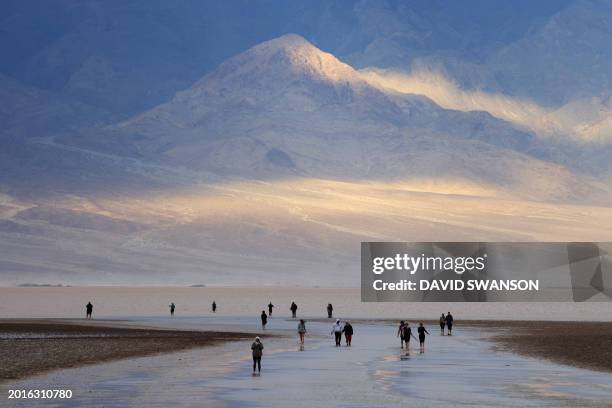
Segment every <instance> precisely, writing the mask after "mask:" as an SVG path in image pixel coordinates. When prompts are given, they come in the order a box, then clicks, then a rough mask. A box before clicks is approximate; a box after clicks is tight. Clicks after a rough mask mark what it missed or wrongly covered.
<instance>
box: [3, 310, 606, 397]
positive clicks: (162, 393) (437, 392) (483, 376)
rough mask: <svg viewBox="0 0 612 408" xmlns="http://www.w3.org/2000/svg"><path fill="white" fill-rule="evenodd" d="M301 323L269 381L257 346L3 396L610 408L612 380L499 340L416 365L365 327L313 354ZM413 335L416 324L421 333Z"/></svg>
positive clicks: (463, 333)
mask: <svg viewBox="0 0 612 408" xmlns="http://www.w3.org/2000/svg"><path fill="white" fill-rule="evenodd" d="M138 320H139V322H140V323H143V322H144V323H145V324H147V325H155V326H163V327H176V328H194V329H202V328H208V329H211V330H212V329H215V330H217V329H223V328H226V329H231V330H241V329H245V330H253V331H257V330H258V328H257V326H256V322H257V321H256V320H254V319H250V318H249V319H247V318H241V317H231V318H230V317H220V316H219V317H217V316H215V317H208V318H175V319H169V318H147V319H138ZM296 325H297V322H295V321H292V320H287V319H285V318H284V317H283V318H276V317H274V318H272V319H271V321H270V327H269V330H271V331H274V332H282V333H287V334H291V335H292V337H289V338H276V339H268V340H265V350H264V358H263V363H262V366H263V369H262V373H261V376H256V377H253V376H252V373H251V369H252V367H251V358H250V343H249V342H243V341H240V342H235V343H228V344H225V345H222V346H214V347H210V348H203V349H193V350H190V351H186V352H178V353H172V354H164V355H158V356H152V357H143V358H136V359H130V360H122V361H117V362H111V363H104V364H99V365H95V366H86V367H81V368H75V369H67V370H60V371H55V372H50V373H48V374H45V375H42V376H38V377H32V378H30V379H27V380H23V381H19V382H14V383H5V384H2V385H0V391H1V393H2V395H3V398H2V399H1V400H0V403H2V404H5V405H9V406H46V407H49V406H67V407H73V406H74V407H77V406H79V407H80V406H147V407H162V406H163V407H168V406H172V405H176V406H194V407H196V406H197V407H202V406H205V407H251V406H252V407H313V406H322V407H323V406H324V407H326V408H327V407H373V406H377V407H378V406H386V407H399V406H403V407H405V406H413V407H451V406H452V407H455V406H462V405H463V406H479V407H500V406H504V407H506V406H509V407H536V406H537V407H540V406H550V407H577V406H583V407H610V406H612V375H611V374H607V373H600V372H594V371H589V370H583V369H578V368H574V367H569V366H561V365H557V364H554V363H550V362H547V361H542V360H538V359H532V358H527V357H522V356H518V355H515V354H511V353H507V352H502V351H499V350H497V349H496V347H495V346H494V344H493V343H491V342H488V341H486V339H487V337H489V336H490V335H491V334H492V333H493V332H492V331H491V330H490V329H483V328H470V327H461V326H458V327H457V328H456V330H455V332H454V335H453V336H444V337H442V336H440V334H439V329H438V328H437V327H429V328H428V329H429V331H430V332H431V334H432V335H431V336H428V338H427V341H426V346H427V348H426V352H425V353H423V354H420V353H419V352H418V344H414V340H413V341H412V343H413V344H412V351H411V353H410V354H409V355H408V356H406V355H405V353H404V352H402V351H401V350H400V348H399V339H397V338H396V337H395V332H396V328H395V327H393V326H390V325H382V324H380V325H379V324H365V323H360V322H356V323H355V324H354V325H353V326H354V329H355V335H354V339H353V346H352V347H350V348H349V347H344V346H343V347H341V348H336V347H334V342H333V339H332V337H331V335H330V329H331V325H332V322H331V321H330V322H329V323H328V322H325V323H322V322H309V323H307V327H308V330H309V334H308V337H307V339H306V344H305V346H304V349H303V351H301V350H300V347H299V345H298V342H297V335H295V336H293V334H294V333H295V327H296ZM413 326H415V324H413ZM9 388H18V389H26V390H27V389H41V388H42V389H48V388H51V389H57V388H63V389H71V390H72V391H73V398H72V399H70V400H63V401H60V400H54V401H49V400H46V401H31V400H30V401H25V402H24V401H20V402H15V401H14V400H13V401H9V400H7V399H6V395H7V390H8V389H9Z"/></svg>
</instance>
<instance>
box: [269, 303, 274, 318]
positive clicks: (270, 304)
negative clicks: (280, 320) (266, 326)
mask: <svg viewBox="0 0 612 408" xmlns="http://www.w3.org/2000/svg"><path fill="white" fill-rule="evenodd" d="M272 309H274V305H273V304H272V301H270V303H268V314H269V315H270V317H272Z"/></svg>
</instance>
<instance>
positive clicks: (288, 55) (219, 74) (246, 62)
mask: <svg viewBox="0 0 612 408" xmlns="http://www.w3.org/2000/svg"><path fill="white" fill-rule="evenodd" d="M213 75H214V76H215V77H216V78H215V79H216V80H220V79H223V80H228V79H229V80H232V81H233V79H235V78H238V77H240V78H243V77H244V76H248V77H251V76H252V77H253V78H257V79H258V80H259V81H261V80H262V78H269V79H270V80H272V81H274V82H277V81H282V80H283V78H288V77H292V78H295V77H309V78H311V79H316V80H319V81H325V82H355V81H359V82H361V80H360V76H359V74H358V73H357V71H356V70H355V69H353V68H352V67H351V66H349V65H347V64H345V63H343V62H342V61H340V60H339V59H337V58H336V57H335V56H333V55H332V54H330V53H327V52H324V51H322V50H320V49H318V48H317V47H315V46H314V45H313V44H311V43H310V42H309V41H307V40H306V39H305V38H304V37H302V36H299V35H297V34H287V35H283V36H281V37H278V38H274V39H272V40H269V41H265V42H263V43H261V44H258V45H256V46H254V47H252V48H250V49H248V50H246V51H245V52H243V53H241V54H238V55H236V56H235V57H233V58H231V59H229V60H228V61H226V62H225V63H223V64H221V65H220V66H219V68H218V69H217V70H216V71H215V72H214V73H213ZM203 79H207V78H206V77H204V78H203ZM208 79H210V78H208Z"/></svg>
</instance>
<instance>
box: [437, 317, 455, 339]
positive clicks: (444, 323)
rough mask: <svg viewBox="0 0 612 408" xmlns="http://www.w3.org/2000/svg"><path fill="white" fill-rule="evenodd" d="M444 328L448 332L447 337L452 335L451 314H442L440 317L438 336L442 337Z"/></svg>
mask: <svg viewBox="0 0 612 408" xmlns="http://www.w3.org/2000/svg"><path fill="white" fill-rule="evenodd" d="M444 326H446V330H447V331H448V335H449V336H452V335H453V315H452V314H451V312H448V313H447V314H446V316H444V313H442V315H441V316H440V334H441V335H442V336H444Z"/></svg>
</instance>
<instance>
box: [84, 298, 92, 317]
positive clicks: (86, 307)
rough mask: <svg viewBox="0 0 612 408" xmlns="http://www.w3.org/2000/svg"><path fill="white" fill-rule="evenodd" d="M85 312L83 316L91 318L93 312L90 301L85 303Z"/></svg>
mask: <svg viewBox="0 0 612 408" xmlns="http://www.w3.org/2000/svg"><path fill="white" fill-rule="evenodd" d="M85 312H86V314H85V318H86V319H91V314H92V313H93V305H92V304H91V302H87V304H86V305H85Z"/></svg>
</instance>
